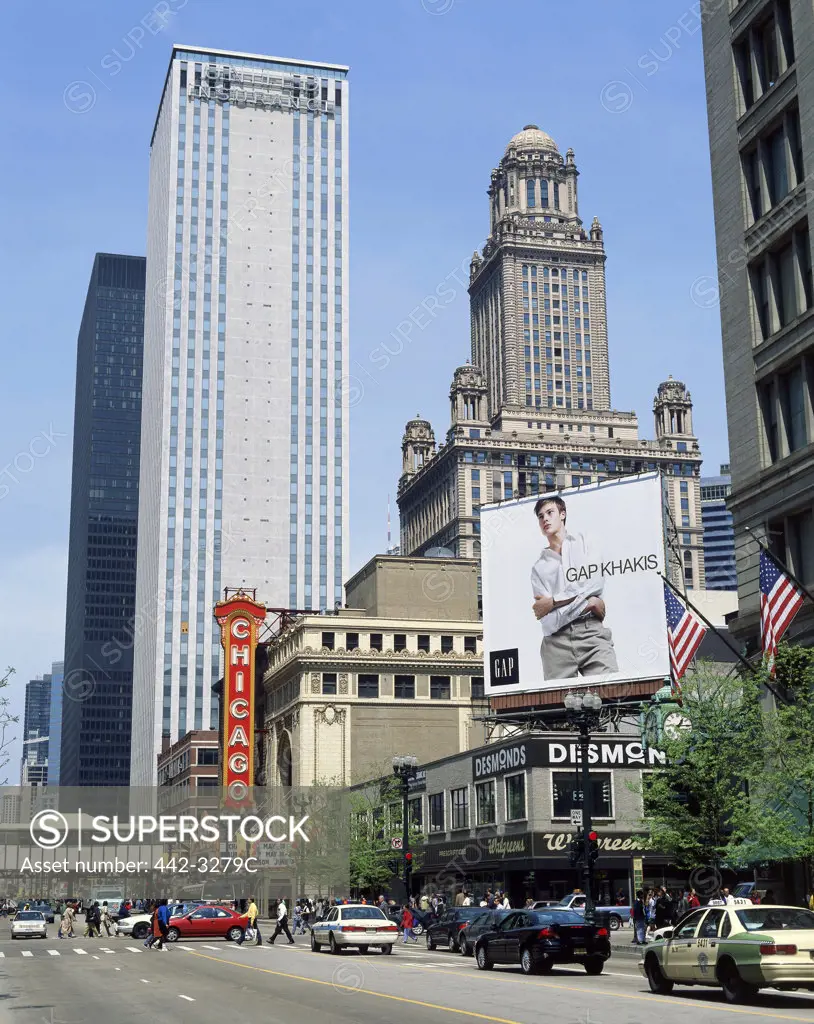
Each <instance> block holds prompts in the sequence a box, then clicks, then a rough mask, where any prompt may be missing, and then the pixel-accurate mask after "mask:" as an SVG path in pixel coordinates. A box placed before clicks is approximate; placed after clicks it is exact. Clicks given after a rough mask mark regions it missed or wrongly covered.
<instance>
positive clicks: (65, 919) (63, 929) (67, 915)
mask: <svg viewBox="0 0 814 1024" xmlns="http://www.w3.org/2000/svg"><path fill="white" fill-rule="evenodd" d="M73 919H74V909H73V907H72V906H71V904H70V903H66V904H65V909H64V910H63V911H62V918H61V920H60V922H59V931H58V932H57V935H58V936H59V938H60V939H73V938H75V935H74V930H73Z"/></svg>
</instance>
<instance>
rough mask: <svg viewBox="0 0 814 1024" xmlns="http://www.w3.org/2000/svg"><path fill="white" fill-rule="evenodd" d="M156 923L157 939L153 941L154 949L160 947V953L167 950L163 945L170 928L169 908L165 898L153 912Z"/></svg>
mask: <svg viewBox="0 0 814 1024" xmlns="http://www.w3.org/2000/svg"><path fill="white" fill-rule="evenodd" d="M155 920H156V925H157V926H158V939H157V941H156V943H155V947H156V949H160V950H161V952H162V953H166V952H167V947H166V945H165V943H166V941H167V932H168V931H169V930H170V908H169V905H168V904H167V901H166V900H162V901H161V903H160V904H159V907H158V909H157V910H156V914H155Z"/></svg>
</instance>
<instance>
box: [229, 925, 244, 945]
mask: <svg viewBox="0 0 814 1024" xmlns="http://www.w3.org/2000/svg"><path fill="white" fill-rule="evenodd" d="M242 936H243V929H242V928H241V927H240V926H239V925H235V927H234V928H230V929H229V931H228V932H227V933H226V938H227V939H228V940H229V941H230V942H237V941H238V940H239V939H240V938H241V937H242Z"/></svg>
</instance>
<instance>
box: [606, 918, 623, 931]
mask: <svg viewBox="0 0 814 1024" xmlns="http://www.w3.org/2000/svg"><path fill="white" fill-rule="evenodd" d="M609 923H610V930H611V931H612V932H618V931H619V929H620V928H621V927H622V918H621V917H617V916H616V914H611V916H610V922H609Z"/></svg>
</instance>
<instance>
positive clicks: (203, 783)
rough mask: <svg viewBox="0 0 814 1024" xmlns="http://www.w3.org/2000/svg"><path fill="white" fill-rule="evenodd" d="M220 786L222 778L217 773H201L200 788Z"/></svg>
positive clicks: (199, 777) (199, 778)
mask: <svg viewBox="0 0 814 1024" xmlns="http://www.w3.org/2000/svg"><path fill="white" fill-rule="evenodd" d="M218 786H220V779H219V778H218V777H217V775H199V776H198V789H217V788H218Z"/></svg>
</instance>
